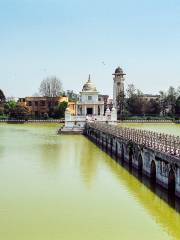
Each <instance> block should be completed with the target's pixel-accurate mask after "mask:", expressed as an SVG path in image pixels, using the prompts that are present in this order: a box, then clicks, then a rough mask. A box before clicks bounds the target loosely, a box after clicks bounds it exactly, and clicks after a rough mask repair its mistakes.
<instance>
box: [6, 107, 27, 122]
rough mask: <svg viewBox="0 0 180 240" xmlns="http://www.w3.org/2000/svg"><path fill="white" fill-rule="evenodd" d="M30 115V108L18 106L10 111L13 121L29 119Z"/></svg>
mask: <svg viewBox="0 0 180 240" xmlns="http://www.w3.org/2000/svg"><path fill="white" fill-rule="evenodd" d="M29 115H30V112H29V109H28V107H24V106H21V105H18V104H17V105H16V106H15V107H14V108H12V109H10V111H9V117H10V118H11V119H27V118H28V117H29Z"/></svg>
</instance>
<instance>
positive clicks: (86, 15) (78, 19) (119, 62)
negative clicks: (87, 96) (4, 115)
mask: <svg viewBox="0 0 180 240" xmlns="http://www.w3.org/2000/svg"><path fill="white" fill-rule="evenodd" d="M117 66H121V67H122V68H123V70H124V71H125V73H126V74H127V75H126V79H125V85H126V87H127V85H128V84H131V83H133V84H134V85H135V86H136V88H139V89H141V90H142V91H143V92H144V93H152V94H155V93H158V92H159V90H167V89H168V87H169V86H170V85H173V86H174V87H177V86H179V85H180V1H179V0H171V1H169V0H151V1H149V0H111V1H107V0H106V1H102V0H91V1H86V0H69V1H68V0H64V1H61V0H39V1H38V0H0V89H2V90H3V91H4V92H5V94H6V96H14V97H24V96H31V95H33V94H34V93H36V92H38V89H39V85H40V82H41V81H42V79H44V78H46V77H48V76H56V77H58V78H59V79H60V80H61V81H62V83H63V88H64V90H68V89H73V90H74V91H75V92H79V91H80V90H81V89H82V85H83V84H84V83H85V82H86V80H87V79H88V75H89V74H91V78H92V81H93V82H94V84H95V85H96V87H97V89H98V90H99V92H100V93H103V94H109V95H112V89H113V76H112V73H113V72H114V70H115V68H116V67H117Z"/></svg>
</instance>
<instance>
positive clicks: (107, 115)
mask: <svg viewBox="0 0 180 240" xmlns="http://www.w3.org/2000/svg"><path fill="white" fill-rule="evenodd" d="M105 116H106V121H111V111H110V110H109V108H107V109H106V113H105Z"/></svg>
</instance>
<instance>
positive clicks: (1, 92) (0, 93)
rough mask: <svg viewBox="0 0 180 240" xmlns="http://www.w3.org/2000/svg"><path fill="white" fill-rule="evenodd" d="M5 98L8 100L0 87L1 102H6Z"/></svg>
mask: <svg viewBox="0 0 180 240" xmlns="http://www.w3.org/2000/svg"><path fill="white" fill-rule="evenodd" d="M5 100H6V97H5V95H4V93H3V91H2V90H1V89H0V102H5Z"/></svg>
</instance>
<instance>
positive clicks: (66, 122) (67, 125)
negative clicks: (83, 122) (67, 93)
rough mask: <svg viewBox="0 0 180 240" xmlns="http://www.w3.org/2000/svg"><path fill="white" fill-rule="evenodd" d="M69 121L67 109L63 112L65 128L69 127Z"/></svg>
mask: <svg viewBox="0 0 180 240" xmlns="http://www.w3.org/2000/svg"><path fill="white" fill-rule="evenodd" d="M70 121H71V113H70V110H69V108H66V111H65V127H69V125H70Z"/></svg>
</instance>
